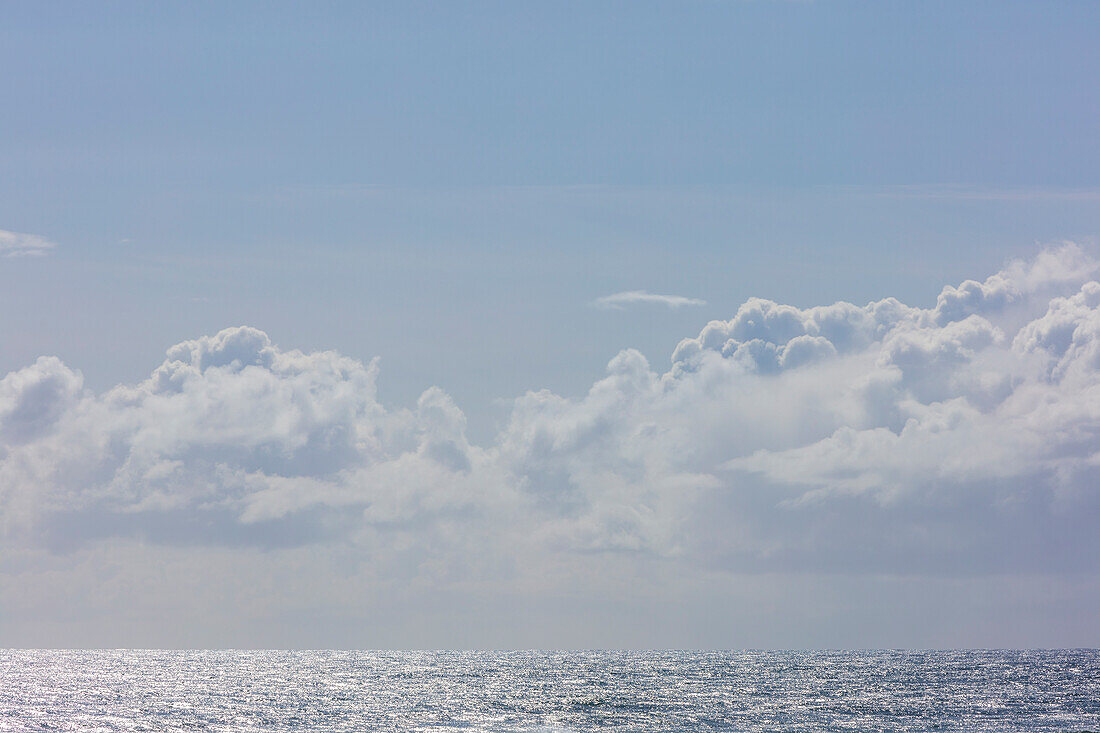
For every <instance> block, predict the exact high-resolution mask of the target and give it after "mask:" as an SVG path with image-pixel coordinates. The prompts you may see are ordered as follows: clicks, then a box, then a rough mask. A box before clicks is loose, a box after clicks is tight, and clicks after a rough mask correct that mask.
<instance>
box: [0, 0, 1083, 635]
mask: <svg viewBox="0 0 1100 733" xmlns="http://www.w3.org/2000/svg"><path fill="white" fill-rule="evenodd" d="M1098 26H1100V6H1098V5H1097V4H1095V3H1089V2H1049V3H1042V4H1038V3H1024V2H996V3H994V2H988V3H987V2H963V3H959V2H950V3H948V2H892V1H888V2H878V3H871V2H778V1H777V2H765V1H763V0H760V1H754V0H746V1H733V0H730V1H723V0H698V1H692V0H688V1H686V2H677V3H668V2H660V3H659V2H645V1H640V2H639V1H634V2H603V1H599V0H597V1H596V2H583V3H582V2H537V1H535V2H526V3H515V2H469V3H444V2H401V3H396V2H395V3H385V2H378V3H330V2H311V3H278V2H276V3H249V2H239V3H232V4H226V3H213V2H188V3H184V2H162V3H155V4H148V3H136V2H135V3H128V2H106V3H99V4H95V5H92V4H71V3H60V2H57V3H54V2H36V3H23V2H6V3H0V95H2V99H3V108H4V112H3V114H0V647H138V646H141V647H280V648H283V647H297V648H302V647H311V648H318V647H325V648H330V647H356V648H810V647H813V648H823V647H825V648H836V647H843V648H856V647H859V648H866V647H890V648H897V647H1067V646H1074V647H1078V646H1093V647H1095V646H1098V645H1100V632H1098V631H1097V630H1098V629H1100V568H1098V564H1097V559H1098V558H1100V540H1098V539H1097V538H1096V535H1097V533H1096V532H1095V530H1094V528H1095V526H1096V524H1097V521H1098V520H1100V494H1098V493H1097V489H1096V486H1098V485H1100V482H1098V478H1100V475H1098V474H1097V470H1098V469H1097V466H1100V441H1098V440H1097V438H1096V436H1097V435H1100V285H1098V284H1097V282H1096V281H1097V280H1098V279H1100V239H1098V236H1100V138H1098V137H1097V135H1096V130H1097V129H1100V85H1098V84H1096V82H1095V80H1096V78H1098V75H1100V47H1098V45H1097V44H1096V43H1095V28H1097V27H1098Z"/></svg>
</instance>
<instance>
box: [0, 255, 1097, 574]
mask: <svg viewBox="0 0 1100 733" xmlns="http://www.w3.org/2000/svg"><path fill="white" fill-rule="evenodd" d="M1096 271H1097V263H1096V262H1095V261H1094V260H1093V259H1091V258H1090V257H1088V256H1087V255H1086V254H1085V253H1084V252H1083V251H1082V250H1080V249H1079V248H1077V247H1075V246H1072V245H1067V246H1064V247H1061V248H1057V249H1052V250H1048V251H1046V252H1043V253H1041V254H1040V255H1039V256H1037V257H1036V258H1035V259H1033V260H1031V261H1029V262H1012V263H1009V264H1008V265H1007V266H1006V267H1005V268H1004V269H1003V270H1002V271H1001V272H999V273H997V274H995V275H993V276H991V277H990V278H987V279H986V280H984V281H981V282H978V281H972V282H971V281H968V282H966V283H963V284H961V285H959V286H957V287H955V286H951V287H947V288H945V289H944V291H943V293H942V294H941V295H940V297H939V299H938V300H937V303H936V305H935V306H934V307H932V308H928V309H922V308H917V307H911V306H907V305H904V304H902V303H900V302H898V301H896V300H893V299H886V300H882V301H878V302H875V303H869V304H867V305H864V306H857V305H853V304H851V303H836V304H833V305H829V306H820V307H816V308H808V309H799V308H794V307H791V306H786V305H782V304H778V303H774V302H771V301H767V300H761V299H750V300H749V301H747V302H746V303H745V304H744V305H742V306H741V308H739V309H738V311H737V312H736V313H735V314H734V315H733V317H732V318H731V319H730V320H727V321H712V322H710V323H709V324H707V325H706V326H705V327H704V328H703V329H702V330H701V332H700V333H699V335H698V336H696V337H694V338H689V339H685V340H684V341H683V342H681V344H680V345H679V346H678V347H677V348H676V350H675V353H674V354H673V361H672V364H671V367H670V368H669V369H668V370H667V371H661V370H658V369H654V367H653V366H652V365H650V364H649V363H648V361H647V360H646V359H645V358H644V357H643V356H642V355H641V354H640V353H638V352H636V351H633V350H626V351H623V352H622V353H620V354H618V355H617V356H615V357H614V358H613V359H612V360H611V361H610V363H609V364H608V369H607V374H606V375H605V376H604V377H603V378H602V379H600V380H599V381H597V382H595V383H594V384H593V385H592V387H591V389H590V390H589V391H588V393H587V394H585V395H584V396H583V397H580V398H576V399H569V398H565V397H562V396H559V395H556V394H553V393H551V392H549V391H537V392H530V393H528V394H526V395H523V396H521V397H519V398H518V399H516V400H515V402H514V404H513V407H512V411H511V415H510V417H509V419H508V422H507V424H506V425H505V426H504V428H503V429H502V431H501V433H500V435H499V436H498V437H497V438H496V439H495V440H494V441H493V442H492V443H490V444H488V445H476V444H473V443H471V442H470V440H469V438H468V437H467V433H466V425H465V416H464V415H463V413H462V411H461V409H460V408H459V407H458V405H456V404H455V403H454V401H453V400H452V399H451V398H450V397H449V396H448V395H447V394H446V393H444V392H443V391H442V390H440V389H438V388H434V387H433V388H430V389H428V390H427V391H425V392H424V394H423V395H422V396H421V397H420V399H419V400H418V401H417V403H416V405H414V406H412V407H409V408H404V409H392V408H387V407H385V406H383V405H382V404H381V403H380V402H379V400H378V396H377V393H376V389H375V382H376V378H377V373H378V365H377V363H375V362H371V363H369V364H363V363H361V362H359V361H356V360H354V359H349V358H347V357H345V356H342V355H340V354H337V353H335V352H314V353H303V352H300V351H295V350H288V349H283V348H280V347H279V346H277V345H276V344H274V343H272V341H271V339H270V338H269V337H268V336H267V335H266V334H265V333H263V332H262V331H259V330H256V329H253V328H248V327H237V328H229V329H226V330H224V331H221V332H220V333H218V334H215V335H213V336H204V337H201V338H197V339H194V340H190V341H185V342H182V343H180V344H178V345H176V346H174V347H172V348H171V349H169V350H168V353H167V357H166V359H165V361H164V362H163V363H162V364H161V365H159V366H158V367H156V368H155V369H154V370H153V371H152V372H151V374H150V376H149V377H148V378H147V379H145V380H143V381H141V382H139V383H137V384H132V385H122V386H119V387H116V388H114V389H112V390H108V391H106V392H103V393H98V394H97V393H93V392H91V391H89V390H87V389H85V388H84V386H83V382H82V379H81V377H80V374H79V373H78V372H76V371H73V370H72V369H70V368H69V367H67V366H65V365H64V364H62V363H61V362H60V361H59V360H57V359H56V358H52V357H43V358H41V359H39V360H38V361H36V362H35V363H34V364H32V365H30V366H28V367H26V368H24V369H21V370H18V371H15V372H12V373H11V374H9V375H7V376H6V377H4V378H3V379H2V380H0V545H2V546H3V547H6V548H7V549H8V550H9V551H10V552H12V553H15V554H13V555H11V556H12V557H18V556H19V555H18V552H42V551H47V552H49V553H63V552H75V553H86V552H91V551H92V550H93V549H94V548H98V547H105V546H108V545H110V543H118V542H140V543H144V544H145V545H148V546H161V547H191V548H200V547H201V548H204V549H203V551H204V552H214V551H218V552H224V553H229V554H230V555H233V553H242V552H246V551H247V552H256V551H269V552H298V553H300V554H298V555H293V556H292V557H294V558H297V560H295V562H300V563H302V565H301V567H302V571H301V572H303V573H307V574H308V572H309V570H308V568H309V561H307V559H305V558H309V557H313V555H310V554H309V552H310V550H309V548H310V547H312V546H315V545H324V546H326V547H329V548H330V549H331V551H332V552H339V553H344V554H342V555H341V556H342V557H344V556H346V557H347V558H348V559H347V562H348V563H351V564H352V565H354V566H356V567H360V566H365V567H369V568H370V571H369V572H370V573H371V574H373V575H372V577H377V578H401V579H404V580H403V582H409V583H424V584H425V586H430V587H436V586H445V585H446V584H448V583H452V582H457V580H456V579H461V580H462V582H464V583H471V584H474V585H475V586H476V587H479V588H480V587H490V586H491V587H494V588H496V589H497V591H500V588H501V587H502V586H501V584H503V585H504V586H508V587H513V588H515V587H518V586H517V585H516V584H519V585H523V587H528V586H527V585H524V584H528V585H530V584H534V585H539V584H554V583H557V584H558V587H563V588H564V587H569V586H570V584H571V583H572V582H574V581H575V579H576V578H577V577H579V575H578V574H580V575H585V574H586V573H587V572H588V571H587V570H584V568H585V567H587V564H588V563H590V562H593V560H591V559H592V558H596V557H600V558H609V557H617V558H622V559H621V560H619V561H615V562H620V563H622V564H621V565H619V566H618V567H621V568H626V567H628V566H630V567H641V566H638V565H632V564H631V563H639V562H642V560H641V559H639V558H649V559H650V560H652V561H653V562H658V563H665V564H671V565H670V566H671V567H676V568H680V572H682V573H686V574H692V573H706V572H713V571H721V572H724V573H729V572H753V573H757V572H762V571H769V572H770V571H789V570H796V571H799V572H803V571H828V572H832V573H844V574H855V575H859V574H865V573H876V572H887V573H893V574H910V573H912V574H920V575H924V576H944V577H945V576H951V575H954V574H957V573H969V574H984V575H989V574H1004V573H1013V572H1028V573H1033V572H1049V573H1063V572H1068V571H1076V570H1081V569H1082V568H1086V567H1087V565H1088V563H1089V560H1088V558H1092V557H1095V556H1096V553H1097V552H1100V539H1098V536H1097V533H1096V532H1095V526H1094V525H1095V519H1096V518H1097V517H1098V516H1100V491H1098V490H1097V488H1096V487H1097V486H1100V439H1098V438H1097V436H1098V435H1100V283H1097V282H1094V281H1093V280H1092V278H1093V276H1094V275H1095V274H1096ZM35 548H39V549H35ZM42 548H45V550H43V549H42ZM295 548H297V549H295ZM234 556H235V555H234ZM81 557H87V555H81ZM281 557H282V556H281ZM578 558H581V559H578ZM583 558H588V559H583ZM626 558H633V559H629V560H628V559H626ZM43 562H44V561H43ZM600 562H601V563H603V562H607V563H611V562H612V561H610V560H601V561H600ZM601 567H603V566H601ZM532 568H537V569H538V571H537V573H536V572H534V571H533V570H532ZM605 570H606V567H605ZM601 572H603V571H601ZM585 577H587V576H585ZM536 578H537V579H536ZM571 579H572V580H571ZM379 582H382V581H379ZM478 584H480V585H478Z"/></svg>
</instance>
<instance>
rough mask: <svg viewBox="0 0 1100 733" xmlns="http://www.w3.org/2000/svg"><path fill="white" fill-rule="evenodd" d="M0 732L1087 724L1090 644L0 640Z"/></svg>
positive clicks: (1092, 661) (1099, 677) (1092, 696)
mask: <svg viewBox="0 0 1100 733" xmlns="http://www.w3.org/2000/svg"><path fill="white" fill-rule="evenodd" d="M0 730H19V731H22V730H102V731H128V730H187V731H194V730H223V731H249V730H263V731H268V730H273V731H289V730H309V731H313V730H318V731H336V730H380V731H387V730H431V731H536V730H541V731H551V730H563V731H564V730H571V731H595V730H610V731H696V730H703V731H707V730H721V731H1084V730H1100V652H1098V651H1096V650H1061V651H866V652H786V651H785V652H769V651H739V652H727V651H720V652H719V651H716V652H676V651H662V652H603V651H598V652H597V651H590V652H553V651H549V652H535V651H531V652H371V651H149V650H131V651H127V650H109V651H58V650H50V651H43V650H37V651H27V650H8V651H0Z"/></svg>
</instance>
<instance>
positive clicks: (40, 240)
mask: <svg viewBox="0 0 1100 733" xmlns="http://www.w3.org/2000/svg"><path fill="white" fill-rule="evenodd" d="M56 246H57V245H55V244H54V243H53V242H51V241H50V240H48V239H46V238H45V237H40V236H38V235H37V234H22V233H20V232H9V231H7V230H4V229H0V257H41V256H42V255H45V254H49V252H50V250H52V249H53V248H54V247H56Z"/></svg>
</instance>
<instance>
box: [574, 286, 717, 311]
mask: <svg viewBox="0 0 1100 733" xmlns="http://www.w3.org/2000/svg"><path fill="white" fill-rule="evenodd" d="M639 303H655V304H657V305H664V306H668V307H669V308H680V307H682V306H685V305H706V304H707V302H706V301H705V300H699V299H698V298H687V297H684V296H683V295H658V294H657V293H648V292H646V291H645V290H627V291H624V292H621V293H614V294H612V295H605V296H603V297H601V298H596V300H594V301H593V302H592V304H593V305H595V306H596V307H598V308H612V309H615V310H622V309H623V308H625V307H626V306H628V305H637V304H639Z"/></svg>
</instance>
